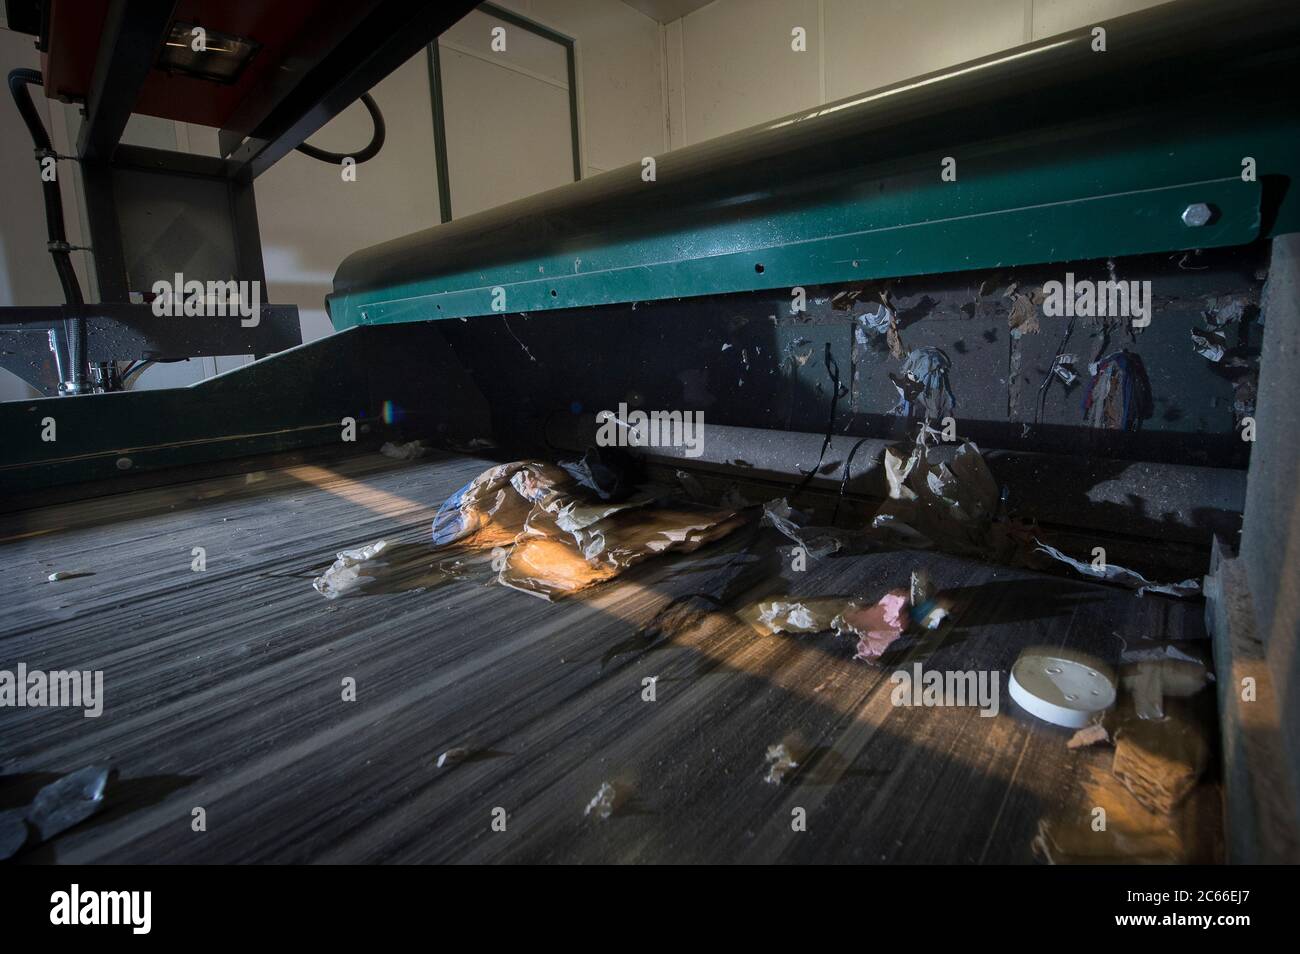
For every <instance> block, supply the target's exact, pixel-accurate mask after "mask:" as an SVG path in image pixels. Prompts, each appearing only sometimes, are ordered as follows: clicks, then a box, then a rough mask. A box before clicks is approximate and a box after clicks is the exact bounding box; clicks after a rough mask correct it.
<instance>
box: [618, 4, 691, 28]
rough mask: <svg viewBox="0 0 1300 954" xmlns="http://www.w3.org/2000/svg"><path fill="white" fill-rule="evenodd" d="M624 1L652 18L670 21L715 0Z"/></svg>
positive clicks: (664, 21)
mask: <svg viewBox="0 0 1300 954" xmlns="http://www.w3.org/2000/svg"><path fill="white" fill-rule="evenodd" d="M623 2H624V3H626V4H627V5H628V6H629V7H631V8H632V9H634V10H639V11H640V12H642V13H644V14H645V15H646V16H648V17H650V18H651V19H652V20H658V21H659V22H660V23H670V22H672V21H673V20H679V19H681V18H682V17H684V16H686V14H688V13H694V12H695V11H696V10H698V9H700V7H707V6H708V5H709V4H710V3H712V2H713V0H623Z"/></svg>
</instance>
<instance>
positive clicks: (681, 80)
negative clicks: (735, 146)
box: [664, 0, 1167, 149]
mask: <svg viewBox="0 0 1300 954" xmlns="http://www.w3.org/2000/svg"><path fill="white" fill-rule="evenodd" d="M1161 2H1167V0H715V2H714V3H711V4H709V5H708V6H706V7H703V8H702V9H700V10H696V11H694V12H692V13H689V14H687V15H686V16H684V17H682V18H680V19H678V20H674V21H673V22H671V23H669V24H667V25H666V26H665V28H664V39H665V63H666V68H667V78H666V86H667V90H668V95H667V103H668V126H669V137H670V144H671V146H672V147H673V148H674V149H676V148H678V147H681V146H686V145H692V144H694V143H697V142H701V141H703V140H706V139H711V138H713V137H714V136H721V135H725V134H727V133H730V132H735V131H736V130H738V129H744V128H745V127H747V126H752V125H755V124H757V123H761V122H765V121H767V120H769V119H776V118H777V117H780V116H784V115H786V114H787V113H792V112H797V111H799V110H802V109H807V108H809V107H813V106H819V105H822V104H825V103H828V102H833V101H835V100H837V99H843V98H844V97H846V96H852V95H854V94H855V93H861V92H866V91H868V90H872V89H878V88H879V87H882V86H887V85H889V84H891V83H896V82H899V81H901V80H905V79H908V78H910V77H913V76H918V75H920V74H923V73H929V72H931V71H933V70H938V69H943V68H944V67H948V66H953V65H955V64H957V63H961V62H964V61H966V60H971V59H975V58H977V57H980V56H986V55H988V54H990V53H996V52H998V51H999V50H1004V49H1009V48H1011V47H1014V46H1018V45H1020V44H1022V43H1027V42H1030V41H1032V40H1037V39H1042V38H1043V37H1047V36H1052V35H1054V34H1057V33H1060V32H1063V31H1065V30H1070V29H1074V28H1075V27H1078V26H1083V25H1085V24H1088V23H1095V22H1097V21H1099V20H1104V19H1108V18H1110V17H1115V16H1120V15H1122V14H1125V13H1131V12H1133V11H1135V10H1140V9H1143V8H1145V7H1150V6H1155V5H1156V4H1157V3H1161ZM795 27H802V28H803V29H804V31H805V32H806V36H807V48H806V51H804V52H796V51H794V50H792V49H791V31H792V30H793V29H794V28H795Z"/></svg>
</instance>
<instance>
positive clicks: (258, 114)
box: [0, 0, 474, 393]
mask: <svg viewBox="0 0 1300 954" xmlns="http://www.w3.org/2000/svg"><path fill="white" fill-rule="evenodd" d="M473 6H474V4H473V3H470V2H467V0H462V2H460V3H458V4H457V3H438V4H411V3H409V2H407V0H368V2H367V0H357V2H355V3H347V4H329V5H326V7H325V8H324V9H323V10H322V12H321V15H320V16H318V17H315V18H313V21H312V24H311V28H310V29H309V30H307V31H305V32H304V33H303V34H302V35H300V36H299V37H298V38H297V39H296V40H295V44H296V45H295V48H294V50H293V51H291V55H292V56H293V57H294V58H295V59H296V60H297V61H298V62H306V63H310V64H312V65H311V66H310V67H309V68H308V69H307V70H306V71H305V73H299V72H292V71H284V70H276V71H274V73H273V74H272V75H271V76H270V77H268V79H267V80H266V81H265V82H263V83H262V84H261V85H260V86H259V87H257V88H255V89H254V90H253V91H251V92H250V94H249V95H248V96H247V97H246V98H245V100H244V105H243V106H242V107H241V108H240V109H238V110H237V111H236V113H235V114H234V116H233V117H232V118H231V120H230V121H229V123H228V125H227V128H225V129H222V130H221V131H220V133H219V141H220V144H221V151H222V155H223V156H225V158H222V159H218V158H213V157H204V156H194V155H190V154H186V153H180V152H172V151H168V150H159V149H146V148H142V147H137V146H128V145H122V144H121V142H120V140H121V137H122V133H123V131H124V130H125V128H126V123H127V120H128V119H129V118H130V115H131V112H132V110H133V108H134V106H135V103H136V101H137V99H138V97H139V93H140V89H141V87H142V86H143V84H144V82H145V80H146V78H147V77H148V75H149V72H150V70H152V69H153V67H154V65H155V63H156V61H157V57H158V51H159V49H160V48H161V47H162V44H163V43H164V42H165V40H166V37H167V33H168V30H169V29H170V26H171V22H172V19H173V15H174V11H175V7H176V0H113V2H112V3H111V5H110V7H109V11H108V15H107V17H106V19H105V22H104V29H103V41H102V42H101V44H100V47H99V53H98V56H97V58H96V62H95V68H94V72H93V74H92V81H91V86H90V89H89V90H88V91H87V94H86V104H85V111H84V115H85V119H84V121H83V124H82V127H81V130H80V133H79V135H78V137H77V159H78V160H79V161H80V163H81V169H82V182H83V185H84V189H85V199H86V212H87V219H88V227H89V233H90V241H91V248H92V251H93V261H94V269H95V275H96V279H97V282H98V287H99V298H100V301H101V302H102V303H103V304H101V305H96V306H87V307H86V308H84V309H75V308H73V309H68V308H57V307H56V308H54V309H42V308H26V307H17V308H4V309H0V336H2V337H3V338H4V340H5V341H6V347H12V348H15V349H17V350H16V352H15V353H14V354H12V355H7V356H6V359H7V360H6V361H5V364H6V365H7V366H9V367H10V369H11V370H15V371H19V372H21V376H22V377H24V379H25V380H28V381H29V382H30V383H37V382H35V381H32V378H33V377H36V378H39V379H40V383H39V384H38V386H39V387H41V388H42V389H43V390H45V391H46V393H56V392H55V391H53V390H51V389H50V388H49V387H48V386H47V384H48V382H46V381H45V378H46V377H48V373H47V372H49V370H50V369H49V368H47V367H45V365H47V364H48V363H49V360H50V356H49V354H48V348H47V342H46V341H45V340H43V336H40V335H32V334H30V333H29V332H33V331H38V332H39V331H41V330H43V323H44V322H46V321H48V320H51V316H52V315H53V314H54V313H55V312H58V314H59V315H60V316H62V317H66V318H69V319H70V320H71V321H73V322H75V323H82V322H90V323H91V325H92V327H93V330H94V331H95V333H96V335H98V336H99V337H100V338H101V340H100V341H99V342H98V343H95V342H93V341H92V342H91V343H90V346H89V353H88V357H87V358H86V359H85V360H87V361H90V362H94V361H112V360H122V359H136V358H148V357H157V356H159V354H166V355H168V356H171V357H182V356H186V355H182V354H179V353H177V352H178V351H179V350H183V349H186V348H190V349H197V350H192V351H191V352H190V354H189V355H187V356H189V357H197V356H200V355H217V354H248V353H252V354H254V355H258V356H260V355H263V354H266V353H270V352H271V351H275V350H281V349H283V348H287V347H291V346H292V345H294V344H297V343H299V342H300V341H301V332H300V331H299V330H298V329H297V321H296V319H297V308H296V307H294V306H275V305H263V306H262V309H263V311H262V313H263V315H264V316H267V317H266V318H265V319H264V321H263V322H262V324H261V325H259V326H258V328H250V329H243V328H241V327H240V326H239V324H238V323H237V322H235V323H233V324H217V325H213V326H210V327H209V328H207V329H203V330H198V329H196V328H195V327H194V326H195V325H196V324H201V323H196V322H193V321H190V322H186V321H185V320H184V319H155V318H154V316H153V315H152V313H151V312H150V311H149V309H148V308H147V306H141V305H138V304H137V305H134V306H132V305H130V298H131V293H132V292H133V291H138V292H142V293H143V292H144V291H145V289H140V288H132V287H131V286H132V280H131V277H130V276H129V275H128V273H127V256H126V251H125V248H124V241H123V234H122V224H121V217H120V215H119V194H118V190H117V187H116V184H117V178H118V173H120V172H123V171H130V172H132V173H133V174H139V173H145V174H149V175H156V176H158V177H159V188H160V190H166V189H170V190H173V192H174V191H175V190H178V189H180V190H183V189H184V187H185V184H186V180H202V181H204V182H206V183H218V184H220V185H221V186H223V187H224V188H225V189H226V192H227V195H228V200H229V201H228V215H227V216H226V225H227V226H228V227H229V229H230V231H231V234H232V238H233V245H234V249H235V274H234V275H233V276H226V275H223V276H221V278H222V279H223V280H225V279H227V278H234V279H235V280H237V281H257V282H259V283H261V284H262V285H263V287H265V282H266V275H265V267H264V264H263V259H262V246H261V236H260V232H259V229H258V221H257V203H256V198H255V195H254V191H253V182H254V180H255V179H256V177H257V176H258V175H260V174H261V173H262V172H265V171H266V170H267V169H268V168H270V166H271V165H272V164H274V163H275V162H276V161H277V160H279V159H280V158H282V157H283V156H285V155H286V154H287V153H289V152H290V151H291V150H293V149H294V148H296V147H297V146H298V145H300V144H302V142H303V141H304V140H306V139H307V137H308V136H310V135H312V134H313V133H315V132H316V131H317V130H318V129H320V128H321V127H322V126H324V125H325V124H326V123H327V122H329V120H331V119H332V118H333V117H334V116H336V115H337V114H338V113H339V112H341V111H342V110H343V109H345V108H346V107H347V106H349V105H350V104H351V103H352V102H354V101H355V100H356V99H357V98H358V97H360V95H361V94H362V93H364V92H366V91H367V90H368V89H370V88H371V87H372V86H374V85H375V84H376V83H378V82H379V81H380V80H381V79H383V78H384V77H385V76H387V75H388V74H389V73H391V72H392V71H393V70H394V69H396V68H397V67H398V66H400V65H401V64H402V63H404V62H405V61H406V60H408V59H410V58H411V57H412V56H414V55H415V54H417V53H418V52H419V51H420V49H421V47H424V46H426V45H427V44H428V42H429V39H430V38H431V37H434V38H436V36H437V35H438V34H439V33H441V32H442V31H443V30H444V29H446V28H447V27H448V26H449V25H451V24H452V23H454V22H455V21H456V20H458V19H459V18H460V17H461V16H463V15H464V14H465V13H467V12H468V11H469V10H470V9H472V8H473ZM45 23H46V24H47V23H48V19H46V21H45ZM209 224H210V225H211V224H213V223H209ZM220 224H221V223H216V225H217V226H218V227H219V226H220ZM119 306H120V307H119ZM291 332H292V333H291ZM43 372H44V373H43Z"/></svg>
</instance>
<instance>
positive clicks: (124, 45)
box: [77, 0, 175, 162]
mask: <svg viewBox="0 0 1300 954" xmlns="http://www.w3.org/2000/svg"><path fill="white" fill-rule="evenodd" d="M174 6H175V0H113V3H112V5H111V6H110V7H109V11H108V16H107V18H106V19H105V20H104V35H103V38H102V40H101V42H100V44H99V55H98V57H97V58H96V59H95V72H94V73H93V74H92V76H91V81H90V91H89V92H88V93H87V94H86V118H85V121H84V122H83V123H82V126H81V133H80V135H79V136H78V137H77V154H78V155H80V156H81V158H82V159H84V160H86V161H88V162H108V161H109V160H111V159H112V158H113V150H115V149H116V148H117V143H118V140H120V139H121V138H122V130H124V129H125V128H126V121H127V119H129V118H130V116H131V110H132V109H134V108H135V101H136V99H137V98H138V96H139V95H140V87H141V86H143V85H144V81H145V77H147V76H148V75H149V71H150V70H151V69H153V65H154V61H155V60H156V59H157V57H158V50H159V48H160V47H161V46H162V43H163V40H165V39H166V37H167V28H168V26H169V25H170V23H171V16H172V8H173V7H174Z"/></svg>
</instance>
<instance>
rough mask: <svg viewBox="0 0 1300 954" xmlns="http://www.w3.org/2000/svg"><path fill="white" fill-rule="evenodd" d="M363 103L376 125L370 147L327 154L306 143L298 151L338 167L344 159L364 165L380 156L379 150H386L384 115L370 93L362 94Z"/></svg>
mask: <svg viewBox="0 0 1300 954" xmlns="http://www.w3.org/2000/svg"><path fill="white" fill-rule="evenodd" d="M361 103H362V105H363V106H365V107H366V110H367V111H368V112H369V113H370V119H371V121H372V122H373V123H374V124H375V132H374V135H373V136H371V137H370V145H368V146H366V148H365V149H362V150H361V151H360V152H326V151H325V150H324V149H317V148H316V147H315V146H309V145H307V144H306V143H305V142H304V143H303V144H302V145H300V146H298V147H297V149H298V151H299V152H301V153H302V154H303V155H307V156H311V157H312V158H313V159H319V160H320V161H321V162H328V163H331V164H333V165H336V166H341V165H343V160H344V159H351V160H352V161H353V162H356V163H362V162H365V161H366V160H367V159H373V158H375V156H377V155H379V150H380V149H382V148H384V137H385V135H386V130H385V128H384V114H383V113H381V112H380V111H379V106H378V105H377V104H376V103H375V101H374V99H373V98H372V97H371V96H370V94H369V93H362V94H361Z"/></svg>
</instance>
